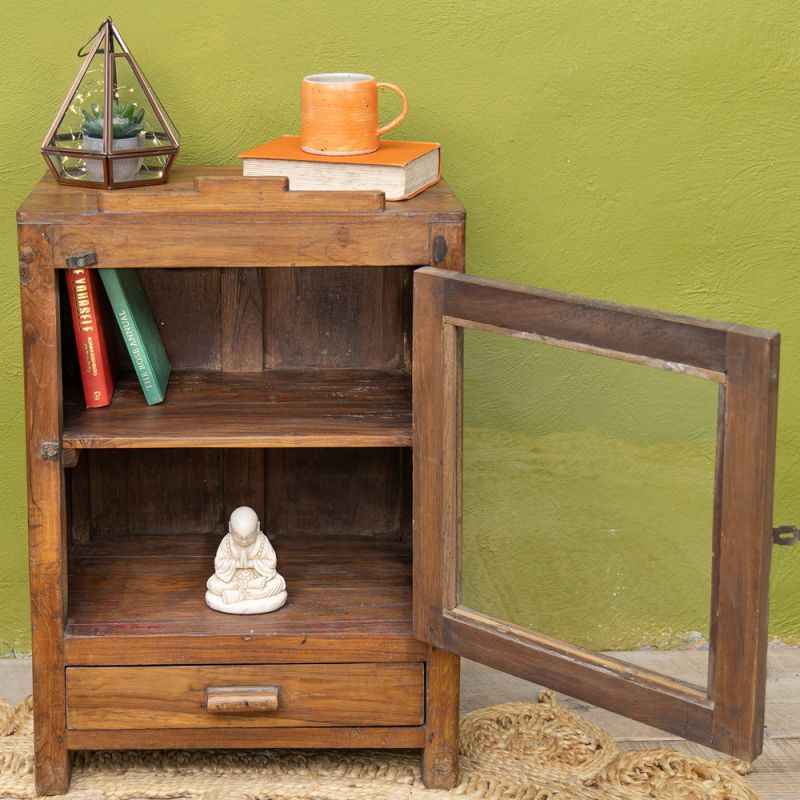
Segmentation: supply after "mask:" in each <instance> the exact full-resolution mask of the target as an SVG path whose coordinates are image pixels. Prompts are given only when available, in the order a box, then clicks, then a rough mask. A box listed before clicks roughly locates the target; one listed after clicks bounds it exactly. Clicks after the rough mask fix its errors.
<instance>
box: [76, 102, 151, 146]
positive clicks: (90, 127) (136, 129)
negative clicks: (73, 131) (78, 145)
mask: <svg viewBox="0 0 800 800" xmlns="http://www.w3.org/2000/svg"><path fill="white" fill-rule="evenodd" d="M113 113H114V115H113V117H112V125H113V136H114V138H115V139H130V138H131V137H133V136H137V135H138V134H139V133H141V132H142V130H143V125H142V124H141V122H142V119H143V118H144V109H143V108H140V109H139V110H138V111H137V110H136V106H134V105H132V104H131V103H124V104H122V103H118V102H117V101H116V100H115V101H114V112H113ZM81 114H83V116H84V117H85V118H86V121H85V122H84V123H83V125H81V130H82V131H83V135H84V136H90V137H92V138H93V139H102V138H103V111H102V109H101V108H100V106H99V105H97V103H92V108H91V111H87V110H86V109H85V108H82V109H81Z"/></svg>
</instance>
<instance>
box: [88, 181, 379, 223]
mask: <svg viewBox="0 0 800 800" xmlns="http://www.w3.org/2000/svg"><path fill="white" fill-rule="evenodd" d="M154 188H155V189H156V191H150V192H148V191H147V189H144V190H143V191H140V192H103V193H102V194H100V196H99V197H98V199H97V200H98V202H97V207H98V210H99V211H100V212H101V213H112V214H113V213H119V214H126V213H127V214H165V213H166V214H175V213H181V212H187V213H192V214H194V213H213V214H216V215H219V214H231V213H233V214H240V213H242V212H248V211H249V212H258V213H267V212H270V211H279V212H290V211H301V212H303V213H309V212H313V211H325V212H334V213H348V212H354V211H383V209H384V207H385V205H386V200H385V198H384V195H383V192H290V191H289V180H288V178H271V177H270V178H267V177H243V176H242V175H230V176H229V175H198V176H196V177H195V178H194V185H193V186H192V188H191V190H189V191H187V190H186V189H183V188H174V187H173V186H170V187H169V188H166V189H164V188H162V187H161V186H158V187H154Z"/></svg>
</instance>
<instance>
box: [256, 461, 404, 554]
mask: <svg viewBox="0 0 800 800" xmlns="http://www.w3.org/2000/svg"><path fill="white" fill-rule="evenodd" d="M266 457H267V479H266V487H267V501H266V503H267V517H266V519H267V527H268V529H269V530H270V531H271V532H272V533H275V534H281V533H292V532H299V533H304V534H306V535H308V534H309V533H310V532H312V531H325V532H328V533H341V534H348V533H350V534H359V533H360V534H365V535H367V536H369V537H373V536H376V535H380V534H387V535H393V536H396V535H397V533H398V531H399V529H400V515H401V502H402V492H403V472H402V457H403V454H402V451H401V450H400V449H398V448H386V447H380V448H377V447H367V448H331V447H325V448H292V449H275V450H270V451H268V452H267V453H266ZM351 546H352V547H359V546H361V547H367V546H369V545H368V543H362V544H361V545H359V543H358V542H354V543H353V544H352V545H351Z"/></svg>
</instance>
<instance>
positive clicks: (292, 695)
mask: <svg viewBox="0 0 800 800" xmlns="http://www.w3.org/2000/svg"><path fill="white" fill-rule="evenodd" d="M209 698H210V702H209ZM209 706H210V707H209ZM424 708H425V672H424V665H423V664H386V663H380V664H276V665H272V664H270V665H263V666H262V665H258V666H235V667H227V666H207V667H206V666H199V667H198V666H191V667H70V668H68V669H67V727H68V728H69V729H70V730H122V729H130V730H143V729H160V728H198V727H208V728H265V727H296V726H301V727H308V726H323V727H324V726H331V727H334V726H342V727H346V726H359V727H362V726H392V725H421V724H422V723H423V722H424V721H425V712H424Z"/></svg>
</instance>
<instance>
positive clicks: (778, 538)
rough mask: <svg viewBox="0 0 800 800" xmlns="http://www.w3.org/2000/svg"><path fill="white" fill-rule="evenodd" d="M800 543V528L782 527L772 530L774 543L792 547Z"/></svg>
mask: <svg viewBox="0 0 800 800" xmlns="http://www.w3.org/2000/svg"><path fill="white" fill-rule="evenodd" d="M798 542H800V528H798V527H797V526H796V525H781V526H780V527H779V528H773V529H772V543H773V544H782V545H790V544H797V543H798Z"/></svg>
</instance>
